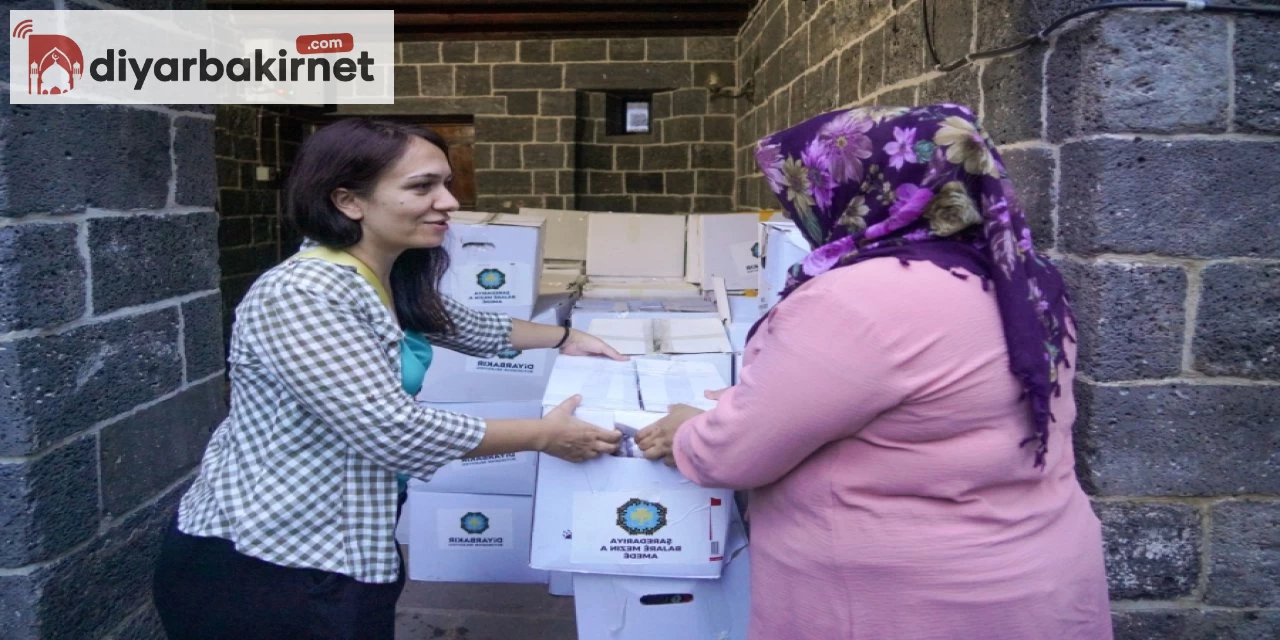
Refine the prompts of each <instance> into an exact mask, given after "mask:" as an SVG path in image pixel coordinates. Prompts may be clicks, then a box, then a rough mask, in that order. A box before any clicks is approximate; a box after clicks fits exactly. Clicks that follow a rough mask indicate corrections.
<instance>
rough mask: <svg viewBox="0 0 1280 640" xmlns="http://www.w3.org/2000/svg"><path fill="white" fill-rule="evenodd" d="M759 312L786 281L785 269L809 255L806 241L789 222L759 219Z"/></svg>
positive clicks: (768, 306)
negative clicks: (760, 259)
mask: <svg viewBox="0 0 1280 640" xmlns="http://www.w3.org/2000/svg"><path fill="white" fill-rule="evenodd" d="M760 250H761V251H762V253H761V256H763V259H762V261H761V265H760V300H759V302H760V313H761V314H763V313H764V312H766V311H768V310H769V309H772V308H773V306H774V305H776V304H778V297H779V296H780V295H781V294H782V289H783V288H785V287H786V285H787V270H788V269H790V268H791V265H793V264H795V263H797V262H800V261H801V260H804V258H805V256H807V255H809V251H810V248H809V241H807V240H805V239H804V236H803V235H801V233H800V229H799V228H798V227H796V225H795V223H793V222H785V221H778V222H762V223H760Z"/></svg>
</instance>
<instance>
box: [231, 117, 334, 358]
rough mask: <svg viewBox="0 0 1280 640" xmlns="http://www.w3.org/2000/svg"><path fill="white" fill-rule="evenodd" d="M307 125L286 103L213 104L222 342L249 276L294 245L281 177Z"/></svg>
mask: <svg viewBox="0 0 1280 640" xmlns="http://www.w3.org/2000/svg"><path fill="white" fill-rule="evenodd" d="M310 126H311V125H310V124H309V123H308V122H307V121H306V120H305V119H303V118H300V117H298V116H297V115H296V114H295V113H294V112H293V110H292V109H290V108H287V107H285V108H282V107H279V106H276V107H262V106H254V105H218V106H217V111H216V118H215V120H214V138H213V145H214V158H215V159H214V163H215V167H216V171H217V180H218V199H217V205H216V207H217V211H218V248H219V260H218V261H219V264H220V266H221V268H222V280H221V282H220V283H219V284H220V285H221V288H222V304H223V310H222V317H223V325H222V331H223V336H224V341H230V339H231V322H232V320H233V317H234V311H235V307H236V305H238V304H240V300H241V299H242V298H244V294H245V293H248V291H249V287H250V285H252V284H253V281H254V280H256V279H257V278H258V276H260V275H262V273H263V272H264V271H266V270H267V269H270V268H271V267H273V266H275V265H276V264H279V262H280V261H281V260H282V259H283V258H285V257H288V256H289V255H291V254H292V253H293V251H294V249H295V248H296V247H297V246H298V242H299V240H298V239H297V238H295V237H294V235H295V233H294V232H293V230H292V229H291V228H290V226H289V225H287V224H282V219H281V211H282V207H283V206H284V193H283V191H282V190H283V186H284V182H283V179H284V177H285V176H287V175H288V171H289V169H290V168H291V167H292V166H293V157H294V155H295V154H296V153H297V151H298V146H299V145H301V144H302V139H303V136H304V134H305V132H306V131H307V130H308V128H309V127H310ZM258 167H268V168H270V169H271V171H272V176H271V177H269V178H268V179H267V180H259V179H258V176H257V168H258Z"/></svg>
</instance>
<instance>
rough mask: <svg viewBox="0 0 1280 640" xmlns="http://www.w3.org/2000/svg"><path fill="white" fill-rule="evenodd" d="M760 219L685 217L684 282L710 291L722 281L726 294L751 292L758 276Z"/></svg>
mask: <svg viewBox="0 0 1280 640" xmlns="http://www.w3.org/2000/svg"><path fill="white" fill-rule="evenodd" d="M759 225H760V217H759V216H758V215H757V214H754V213H706V214H695V215H691V216H689V222H688V233H687V239H686V242H685V280H687V281H689V282H692V283H695V284H700V285H702V289H703V290H704V291H707V290H710V289H711V279H712V278H713V277H716V276H719V277H721V278H724V282H725V288H726V289H728V290H729V291H743V290H746V289H755V288H756V287H757V286H759V281H760V276H759V271H760V232H759V230H758V227H759Z"/></svg>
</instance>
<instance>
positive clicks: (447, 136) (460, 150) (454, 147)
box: [421, 122, 476, 211]
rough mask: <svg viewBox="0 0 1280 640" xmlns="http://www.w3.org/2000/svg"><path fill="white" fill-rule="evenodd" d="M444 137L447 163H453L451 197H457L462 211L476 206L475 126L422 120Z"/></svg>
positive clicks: (472, 209) (425, 125) (468, 123)
mask: <svg viewBox="0 0 1280 640" xmlns="http://www.w3.org/2000/svg"><path fill="white" fill-rule="evenodd" d="M421 124H422V126H424V127H427V128H429V129H431V130H433V131H435V132H436V133H438V134H440V135H441V136H443V137H444V140H445V142H446V143H447V144H448V145H449V164H451V165H453V187H452V191H453V197H455V198H457V199H458V203H459V204H461V205H462V210H463V211H474V210H475V208H476V166H475V142H476V127H475V125H474V124H472V123H470V122H467V123H438V122H423V123H421Z"/></svg>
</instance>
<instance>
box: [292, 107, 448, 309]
mask: <svg viewBox="0 0 1280 640" xmlns="http://www.w3.org/2000/svg"><path fill="white" fill-rule="evenodd" d="M414 137H417V138H422V139H423V140H426V141H427V142H430V143H431V144H434V145H435V146H437V147H440V150H441V151H443V152H444V153H445V156H446V157H448V155H449V145H448V144H447V143H446V142H445V140H444V138H443V137H441V136H440V134H438V133H436V132H434V131H431V130H430V129H424V128H421V127H415V126H412V125H407V124H401V123H398V122H386V121H381V120H368V119H365V118H348V119H344V120H339V121H338V122H335V123H333V124H331V125H328V126H325V127H323V128H321V129H319V130H318V131H316V132H315V133H313V134H311V136H310V137H308V138H307V139H306V141H305V142H303V143H302V147H301V148H299V149H298V155H297V158H296V159H295V160H294V165H293V170H292V171H291V172H290V175H289V181H288V185H287V186H286V190H285V212H286V214H285V215H286V216H287V218H288V219H289V220H290V221H291V222H292V223H293V224H294V225H295V227H296V228H297V229H298V231H299V232H300V233H301V234H302V235H304V236H306V237H308V238H311V239H312V240H315V241H316V242H319V243H320V244H322V245H325V246H327V247H332V248H334V249H345V248H347V247H350V246H352V245H354V244H356V243H357V242H360V238H361V236H362V235H363V231H362V230H361V228H360V223H359V222H356V221H355V220H352V219H350V218H348V217H347V216H346V215H344V214H343V213H342V212H341V211H339V210H338V208H337V207H335V206H334V205H333V200H331V199H330V196H331V195H332V194H333V192H334V190H335V189H349V190H350V191H352V192H353V193H355V194H357V195H359V196H362V197H368V196H369V194H371V193H372V192H373V189H374V187H375V186H376V185H377V184H378V180H379V179H380V178H381V177H382V174H383V173H384V172H385V171H386V170H387V168H389V167H390V166H391V165H393V164H395V162H396V161H397V160H399V159H400V156H402V155H404V151H405V149H406V148H408V146H409V141H410V140H411V139H412V138H414ZM448 268H449V254H448V253H447V252H446V251H445V250H444V248H443V247H436V248H434V249H408V250H406V251H405V252H404V253H402V254H400V257H399V258H398V259H396V262H395V264H394V265H393V266H392V268H391V289H392V298H393V302H394V306H395V311H396V318H397V319H398V320H399V321H400V326H402V327H404V328H405V329H412V330H414V331H421V332H424V333H452V332H453V331H454V329H455V327H454V324H453V320H452V319H451V318H450V317H449V314H448V312H446V311H445V306H444V300H443V299H442V298H441V297H440V279H441V278H442V277H444V273H445V271H447V270H448Z"/></svg>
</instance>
